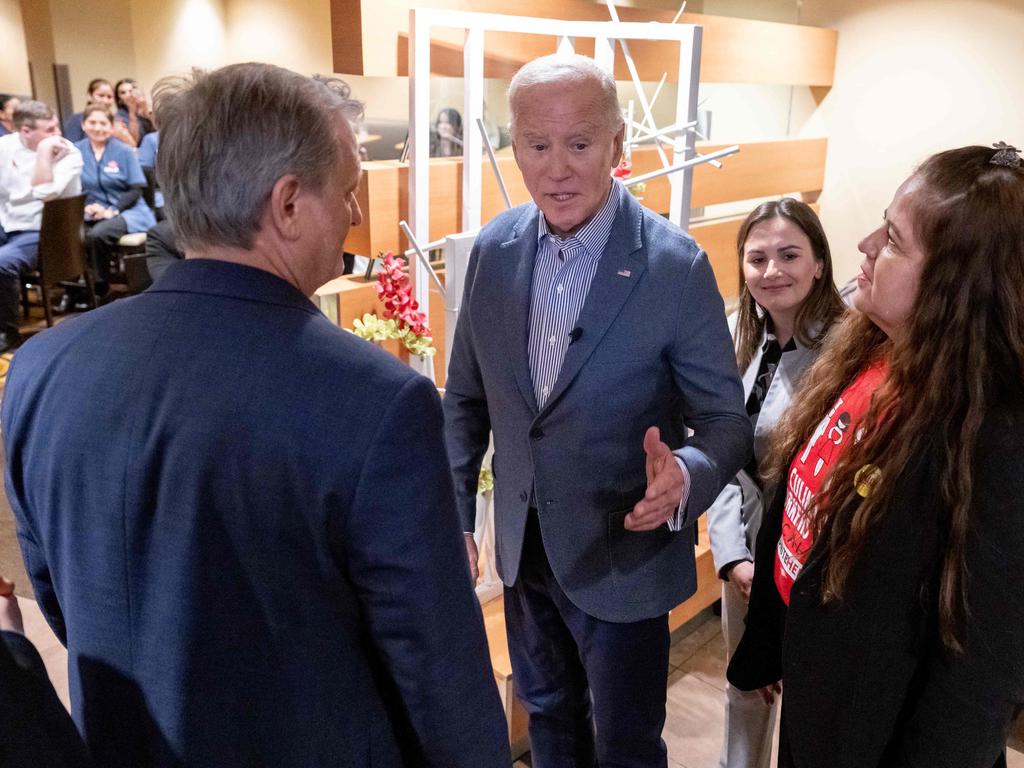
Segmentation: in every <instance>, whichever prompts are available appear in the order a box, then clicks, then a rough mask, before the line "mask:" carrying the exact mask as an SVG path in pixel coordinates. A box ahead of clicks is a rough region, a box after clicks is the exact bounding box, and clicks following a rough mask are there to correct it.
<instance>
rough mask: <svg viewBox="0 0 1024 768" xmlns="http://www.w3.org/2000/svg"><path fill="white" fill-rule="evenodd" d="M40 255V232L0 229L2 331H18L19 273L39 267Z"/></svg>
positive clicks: (0, 314)
mask: <svg viewBox="0 0 1024 768" xmlns="http://www.w3.org/2000/svg"><path fill="white" fill-rule="evenodd" d="M38 256H39V233H38V232H32V231H23V232H10V233H2V232H0V333H16V332H17V330H18V316H19V307H20V305H21V280H20V276H21V273H22V272H27V271H29V270H32V269H35V268H36V264H37V263H38Z"/></svg>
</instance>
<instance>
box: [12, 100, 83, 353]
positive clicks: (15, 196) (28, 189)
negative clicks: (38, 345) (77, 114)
mask: <svg viewBox="0 0 1024 768" xmlns="http://www.w3.org/2000/svg"><path fill="white" fill-rule="evenodd" d="M14 129H15V132H14V133H11V134H8V135H7V136H3V137H0V230H2V231H0V353H2V352H6V351H7V350H8V349H11V348H12V347H14V346H16V345H17V344H18V342H19V341H20V340H21V337H20V335H19V334H18V292H19V284H18V278H19V275H20V274H21V272H22V271H24V270H29V269H35V266H36V256H37V252H38V248H39V228H40V225H41V224H42V218H43V203H44V202H45V201H47V200H53V199H55V198H58V197H70V196H72V195H77V194H80V193H81V191H82V185H81V175H82V154H81V153H80V152H79V151H78V149H76V148H75V146H74V145H73V144H72V143H71V142H69V141H68V140H67V139H64V138H63V137H62V136H61V134H60V124H59V122H58V121H57V117H56V115H54V114H53V111H52V110H51V109H50V108H49V107H48V106H46V105H45V104H43V103H42V102H41V101H26V102H24V103H23V104H22V105H21V106H20V107H18V109H17V110H16V111H15V113H14Z"/></svg>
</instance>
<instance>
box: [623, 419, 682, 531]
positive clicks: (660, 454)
mask: <svg viewBox="0 0 1024 768" xmlns="http://www.w3.org/2000/svg"><path fill="white" fill-rule="evenodd" d="M644 453H645V454H647V492H646V493H645V494H644V497H643V498H642V499H641V500H640V501H638V502H637V504H636V506H635V507H633V511H632V512H630V513H629V514H628V515H626V521H625V526H626V529H627V530H630V531H651V530H654V529H655V528H657V527H658V526H659V525H663V524H664V523H665V521H666V520H668V519H669V518H670V517H672V515H674V514H675V513H676V510H678V509H679V502H680V501H682V498H683V491H684V488H683V484H684V483H685V482H686V478H685V477H684V475H683V471H682V470H681V469H680V468H679V464H678V463H677V462H676V457H675V456H674V455H673V454H672V450H671V449H670V448H669V447H668V446H667V445H666V444H665V443H663V442H662V441H661V431H660V430H659V429H658V428H657V427H651V428H650V429H648V430H647V434H645V435H644Z"/></svg>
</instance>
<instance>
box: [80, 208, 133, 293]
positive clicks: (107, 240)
mask: <svg viewBox="0 0 1024 768" xmlns="http://www.w3.org/2000/svg"><path fill="white" fill-rule="evenodd" d="M86 226H87V227H88V228H87V229H86V231H85V247H86V250H87V251H88V253H89V260H90V263H91V264H92V270H93V274H94V275H96V283H97V286H103V285H106V284H107V283H108V282H109V281H110V260H111V258H113V255H114V246H116V245H117V241H118V240H120V239H121V238H122V237H124V236H125V235H127V234H128V225H127V224H126V223H125V220H124V216H115V217H114V218H112V219H103V220H102V221H96V222H93V223H92V224H89V223H88V222H86Z"/></svg>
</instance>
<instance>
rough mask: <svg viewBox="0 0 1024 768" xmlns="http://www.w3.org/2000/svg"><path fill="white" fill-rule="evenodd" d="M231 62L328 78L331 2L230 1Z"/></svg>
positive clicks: (229, 49)
mask: <svg viewBox="0 0 1024 768" xmlns="http://www.w3.org/2000/svg"><path fill="white" fill-rule="evenodd" d="M225 5H226V6H227V27H228V60H229V61H232V62H237V61H269V62H271V63H273V64H278V65H280V66H282V67H288V68H289V69H294V70H295V71H296V72H303V73H306V74H314V73H320V74H329V73H330V72H331V70H332V69H333V66H332V56H331V8H330V2H329V0H227V1H226V3H225Z"/></svg>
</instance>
